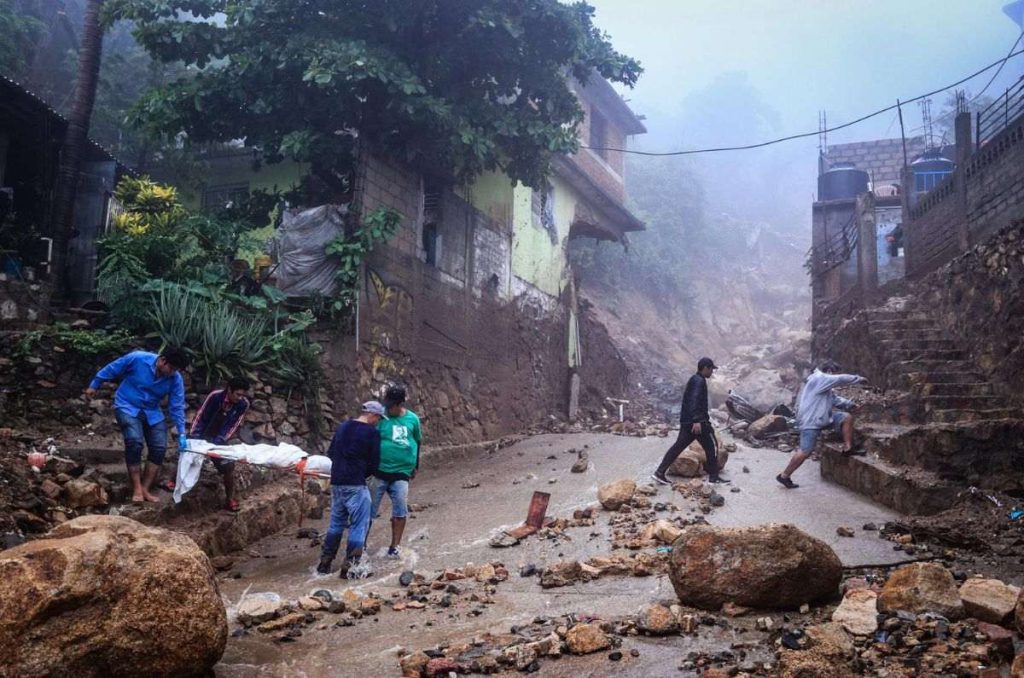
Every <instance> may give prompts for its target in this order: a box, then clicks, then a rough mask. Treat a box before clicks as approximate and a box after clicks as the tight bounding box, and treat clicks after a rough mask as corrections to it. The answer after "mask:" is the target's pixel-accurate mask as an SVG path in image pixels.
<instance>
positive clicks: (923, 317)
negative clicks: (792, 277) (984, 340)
mask: <svg viewBox="0 0 1024 678" xmlns="http://www.w3.org/2000/svg"><path fill="white" fill-rule="evenodd" d="M902 301H904V302H905V300H902ZM844 332H846V333H847V335H848V336H846V337H845V338H844V337H843V336H842V335H843V333H844ZM844 344H845V345H847V346H848V347H849V350H848V351H845V352H847V353H850V354H852V356H853V357H852V359H851V360H847V359H846V356H843V355H835V356H834V357H837V358H839V359H841V360H842V362H843V364H844V368H846V369H847V370H848V371H861V373H863V374H866V375H867V376H869V377H870V378H871V380H872V382H873V383H874V384H875V385H879V386H882V387H884V388H885V389H886V391H887V393H889V394H892V393H894V392H895V393H896V394H898V400H899V401H900V402H902V403H903V405H902V407H900V408H899V411H900V413H901V416H899V417H897V418H896V419H897V420H895V421H894V420H893V418H892V417H889V418H884V417H879V416H877V414H878V413H877V412H875V413H871V412H869V414H868V416H867V417H866V420H861V421H858V424H857V428H858V431H859V432H860V433H861V434H863V436H864V447H865V450H866V455H865V456H857V457H844V456H841V455H838V454H826V455H825V456H824V457H823V459H822V464H821V472H822V475H823V476H824V477H825V478H828V479H830V480H833V481H835V482H837V483H839V484H841V485H844V486H846V487H849V488H851V489H854V490H856V491H858V492H860V493H862V494H865V495H867V496H870V497H872V498H873V499H875V500H876V501H878V502H880V503H882V504H885V505H887V506H890V507H891V508H893V509H895V510H898V511H901V512H904V513H916V514H930V513H936V512H939V511H942V510H944V509H946V508H948V507H949V506H951V505H952V503H953V501H954V500H955V498H956V495H957V494H958V493H959V492H960V491H962V490H963V489H965V488H966V487H968V486H971V485H976V486H979V487H985V488H990V489H1000V490H1007V489H1021V487H1022V486H1024V474H1022V473H1021V469H1022V468H1024V411H1022V410H1021V408H1020V406H1019V405H1018V404H1017V403H1016V402H1014V401H1013V400H1011V399H1010V398H1009V397H1007V396H1006V395H1003V394H1001V393H1000V392H999V388H998V385H997V384H994V383H992V382H991V381H989V380H988V379H987V378H986V377H985V376H984V375H982V373H981V372H980V370H979V369H978V368H977V366H976V365H975V364H974V363H973V362H972V361H971V360H970V356H969V355H967V353H966V352H965V351H963V350H962V349H961V348H960V347H958V346H957V344H956V342H955V341H954V340H953V339H952V338H951V337H950V336H949V335H948V334H947V333H946V332H945V331H944V330H943V328H942V327H941V326H940V325H939V324H938V323H937V322H936V321H935V320H934V319H932V318H931V317H930V316H929V314H928V313H927V311H926V310H924V309H921V308H916V307H913V306H911V305H910V304H908V303H901V304H890V305H888V306H887V307H885V308H878V309H868V310H866V311H862V312H860V313H859V314H858V316H857V317H855V318H853V319H852V320H851V321H850V322H849V323H848V327H844V328H843V329H841V330H840V331H839V333H837V336H836V340H835V341H834V342H833V345H834V346H835V347H842V346H843V345H844ZM857 363H861V364H857ZM872 414H873V415H874V416H872ZM872 419H873V420H872Z"/></svg>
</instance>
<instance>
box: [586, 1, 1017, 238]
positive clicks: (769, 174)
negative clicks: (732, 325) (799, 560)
mask: <svg viewBox="0 0 1024 678" xmlns="http://www.w3.org/2000/svg"><path fill="white" fill-rule="evenodd" d="M1008 1H1009V0H800V1H797V0H590V2H591V4H593V5H594V6H595V7H596V9H597V13H596V23H597V25H598V26H599V27H600V28H602V29H603V30H605V31H607V32H608V33H609V34H610V35H611V38H612V41H613V43H614V45H615V47H616V48H617V49H618V50H620V51H622V52H625V53H626V54H629V55H630V56H633V57H636V58H638V59H640V60H641V62H642V63H643V66H644V69H645V72H644V74H643V75H642V76H641V78H640V81H639V83H638V84H637V86H636V88H635V89H634V90H631V91H630V90H623V94H624V96H625V97H626V98H627V99H628V100H629V103H630V105H631V106H632V107H633V109H634V110H635V111H636V112H637V113H639V114H641V115H644V116H646V118H647V121H646V124H647V127H648V129H649V133H648V134H647V135H645V136H643V137H637V138H635V139H634V140H633V142H632V144H633V147H634V148H642V149H644V150H650V151H670V150H678V149H681V148H695V147H696V148H704V147H708V146H732V145H737V144H748V143H753V142H761V141H765V140H768V139H772V138H776V137H781V136H786V135H790V134H796V133H802V132H814V131H816V130H817V129H818V111H819V110H825V111H826V112H827V115H828V123H829V125H830V126H832V125H836V124H841V123H843V122H847V121H849V120H852V119H854V118H857V117H860V116H862V115H864V114H866V113H869V112H871V111H874V110H877V109H880V108H883V107H886V106H889V105H891V104H894V103H896V98H897V97H899V98H900V99H903V100H905V99H908V98H912V97H915V96H917V95H919V94H923V93H925V92H928V91H931V90H934V89H938V88H939V87H944V86H945V85H947V84H949V83H951V82H954V81H956V80H959V79H960V78H962V77H964V76H967V75H969V74H970V73H973V72H974V71H976V70H978V69H980V68H982V67H984V66H986V65H988V64H990V63H992V62H994V61H996V60H998V59H1001V58H1003V57H1004V56H1006V54H1007V52H1009V50H1010V46H1011V45H1012V44H1013V42H1014V40H1016V38H1017V36H1018V34H1019V32H1020V29H1019V27H1018V26H1017V25H1016V24H1014V23H1013V21H1011V20H1010V18H1009V17H1007V16H1006V15H1005V14H1003V12H1002V6H1003V5H1004V4H1006V2H1008ZM1020 48H1021V46H1018V49H1020ZM992 73H994V70H993V71H989V72H988V73H985V74H983V75H981V76H979V77H978V78H976V79H974V80H972V81H971V82H969V83H967V84H966V85H965V86H966V87H967V89H968V90H969V92H970V93H972V94H977V93H978V92H979V91H980V90H981V89H982V88H983V87H984V86H985V83H986V82H988V79H989V78H990V77H991V76H992ZM1022 73H1024V55H1021V56H1018V57H1015V58H1014V59H1011V60H1010V61H1009V62H1008V63H1007V64H1006V66H1005V67H1004V69H1003V72H1002V74H1001V75H1000V77H999V78H998V79H997V80H996V81H995V82H994V83H993V85H992V87H990V88H989V90H988V91H987V92H986V94H987V95H998V94H999V93H1001V92H1002V91H1003V90H1004V88H1005V87H1006V86H1007V85H1009V84H1010V83H1011V82H1013V81H1015V80H1016V79H1017V78H1018V77H1020V76H1021V74H1022ZM621 89H622V88H620V90H621ZM946 98H947V94H943V93H940V94H936V95H935V96H934V97H933V103H932V110H933V116H936V117H937V116H938V114H939V112H940V111H941V109H942V108H943V104H944V103H945V100H946ZM904 120H905V123H906V128H907V134H908V136H910V135H914V134H920V133H921V132H920V127H921V110H920V108H919V107H918V106H917V105H916V104H910V105H908V106H906V107H905V108H904ZM899 135H900V128H899V124H898V122H897V120H896V113H895V112H893V113H887V114H883V115H880V116H878V117H876V118H874V119H872V120H869V121H866V122H864V123H861V124H859V125H857V126H854V127H852V128H848V129H846V130H842V131H839V132H835V133H832V134H830V135H829V137H828V142H829V143H830V144H835V143H843V142H850V141H863V140H869V139H877V138H885V137H899ZM817 146H818V140H817V138H816V136H815V137H811V138H809V139H803V140H799V141H794V142H787V143H784V144H780V145H777V146H772V147H769V148H767V149H761V150H755V151H739V152H728V153H722V154H709V155H694V156H687V157H686V158H685V159H684V160H683V162H685V165H686V167H688V168H689V169H690V170H692V172H693V173H694V176H697V177H700V180H701V182H702V184H703V186H704V188H705V190H706V192H707V195H708V198H709V203H710V204H709V207H710V209H711V210H712V211H718V212H723V213H729V214H733V215H736V216H739V217H741V218H745V219H750V220H754V221H765V222H768V223H771V224H774V225H775V226H777V227H778V228H779V229H780V230H782V231H784V232H787V233H790V234H792V236H793V237H794V238H796V239H798V240H805V239H808V238H809V232H810V206H811V202H812V201H813V199H814V192H815V183H816V182H815V176H816V174H817V160H816V158H817ZM633 160H634V161H635V162H643V161H644V160H643V159H642V158H636V157H634V158H633ZM628 182H629V179H628V177H627V184H628Z"/></svg>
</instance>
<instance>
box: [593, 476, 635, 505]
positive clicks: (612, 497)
mask: <svg viewBox="0 0 1024 678" xmlns="http://www.w3.org/2000/svg"><path fill="white" fill-rule="evenodd" d="M635 492H636V482H634V481H632V480H628V479H622V480H616V481H614V482H611V483H607V484H605V485H602V486H601V487H600V488H598V490H597V500H598V501H599V502H601V506H602V507H604V508H605V509H606V510H608V511H618V510H619V509H620V508H622V505H623V504H626V503H628V502H629V500H630V499H632V498H633V494H634V493H635Z"/></svg>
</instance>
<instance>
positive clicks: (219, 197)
mask: <svg viewBox="0 0 1024 678" xmlns="http://www.w3.org/2000/svg"><path fill="white" fill-rule="evenodd" d="M248 197H249V182H247V181H246V182H242V183H237V184H221V185H219V186H208V187H206V188H204V189H203V209H222V208H224V207H231V206H233V205H237V204H239V203H241V202H244V201H245V200H246V198H248Z"/></svg>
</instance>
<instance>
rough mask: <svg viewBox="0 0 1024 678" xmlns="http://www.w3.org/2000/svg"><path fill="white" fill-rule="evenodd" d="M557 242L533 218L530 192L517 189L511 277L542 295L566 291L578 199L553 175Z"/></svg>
mask: <svg viewBox="0 0 1024 678" xmlns="http://www.w3.org/2000/svg"><path fill="white" fill-rule="evenodd" d="M549 181H550V183H551V186H552V187H553V188H554V203H555V204H554V217H555V230H556V232H557V238H556V242H554V243H552V241H551V240H552V239H551V234H550V232H549V231H548V230H547V229H545V228H544V226H543V225H542V224H540V223H539V222H538V221H537V219H535V217H534V215H533V189H531V188H528V187H526V186H517V187H516V190H515V209H514V214H513V233H512V274H513V275H514V276H516V277H518V278H519V279H521V280H522V281H524V282H526V283H529V284H531V285H533V286H534V287H536V288H537V289H538V290H540V291H541V292H543V293H545V294H548V295H551V296H552V297H557V296H559V295H560V294H561V293H562V290H563V289H565V283H566V281H567V276H568V259H567V250H568V240H569V229H570V227H571V226H572V221H573V218H574V217H575V214H576V204H577V203H578V202H580V200H581V198H580V196H579V195H578V194H577V193H576V192H575V191H574V190H573V189H572V188H570V187H569V185H568V184H567V183H566V182H564V181H562V180H561V179H560V178H559V177H557V176H554V177H551V179H550V180H549Z"/></svg>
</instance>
